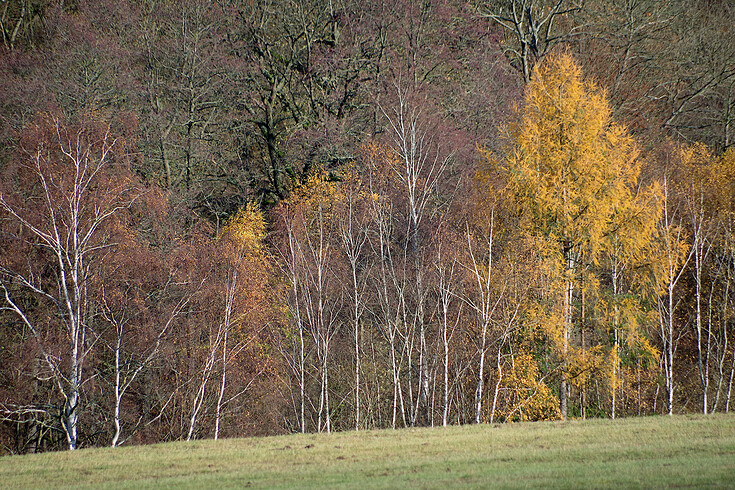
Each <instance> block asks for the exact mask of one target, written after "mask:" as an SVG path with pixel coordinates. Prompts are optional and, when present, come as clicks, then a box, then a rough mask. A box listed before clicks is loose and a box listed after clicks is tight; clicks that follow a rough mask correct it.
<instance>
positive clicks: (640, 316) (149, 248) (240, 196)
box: [0, 0, 735, 454]
mask: <svg viewBox="0 0 735 490" xmlns="http://www.w3.org/2000/svg"><path fill="white" fill-rule="evenodd" d="M733 18H735V7H734V6H733V5H732V3H731V2H727V1H717V0H711V1H707V0H697V1H689V0H686V1H685V0H672V1H667V2H660V1H657V0H626V1H611V0H584V1H573V0H553V1H551V0H497V1H494V0H488V1H481V0H478V1H466V0H463V1H459V0H430V1H425V2H414V1H411V0H390V1H382V0H375V1H369V2H365V1H361V2H356V1H352V0H303V1H290V0H269V1H266V0H250V1H234V0H215V1H210V0H185V1H168V0H129V1H126V0H120V1H115V2H108V1H86V0H76V1H68V0H67V1H63V0H4V1H2V2H0V32H1V33H2V45H0V444H1V445H2V446H1V447H2V448H1V449H0V453H6V454H8V453H26V452H37V451H45V450H55V449H64V448H69V449H75V448H77V447H90V446H103V445H113V446H116V445H120V444H125V443H127V444H141V443H152V442H159V441H170V440H179V439H194V438H218V437H235V436H244V435H253V434H274V433H284V432H292V431H302V432H313V431H334V430H362V429H367V428H383V427H392V428H398V427H405V426H427V425H440V424H442V425H447V424H464V423H481V422H510V421H518V420H549V419H560V418H566V417H619V416H633V415H643V414H652V413H677V412H693V411H700V412H704V413H711V412H723V411H728V410H729V408H730V406H731V401H732V400H731V398H732V394H733V380H734V377H735V338H733V337H735V150H733V139H734V138H735V32H733V29H735V27H733V23H732V19H733ZM733 403H735V402H733Z"/></svg>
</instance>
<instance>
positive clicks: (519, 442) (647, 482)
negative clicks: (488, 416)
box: [0, 415, 735, 488]
mask: <svg viewBox="0 0 735 490" xmlns="http://www.w3.org/2000/svg"><path fill="white" fill-rule="evenodd" d="M83 486H92V487H95V488H100V487H115V488H144V487H156V488H166V487H171V488H174V487H175V488H181V487H206V488H222V487H244V486H254V487H274V488H278V487H282V488H294V487H298V488H303V487H319V488H336V487H339V488H397V487H398V488H400V487H404V488H405V487H410V488H414V487H417V488H446V487H476V488H488V487H492V488H506V487H507V488H511V487H524V488H526V487H542V488H579V487H584V488H612V487H618V488H639V487H645V488H650V487H659V488H660V487H712V486H715V487H732V488H735V415H711V416H702V415H696V416H674V417H640V418H628V419H619V420H615V421H611V420H587V421H579V420H576V421H569V422H543V423H523V424H507V425H473V426H462V427H448V428H422V429H404V430H396V431H390V430H383V431H364V432H344V433H336V434H331V435H327V434H308V435H300V434H297V435H288V436H278V437H267V438H250V439H228V440H220V441H195V442H188V443H187V442H176V443H169V444H158V445H153V446H137V447H122V448H116V449H112V448H103V449H83V450H79V451H75V452H60V453H47V454H36V455H27V456H9V457H2V458H0V487H1V488H50V487H53V488H59V487H83Z"/></svg>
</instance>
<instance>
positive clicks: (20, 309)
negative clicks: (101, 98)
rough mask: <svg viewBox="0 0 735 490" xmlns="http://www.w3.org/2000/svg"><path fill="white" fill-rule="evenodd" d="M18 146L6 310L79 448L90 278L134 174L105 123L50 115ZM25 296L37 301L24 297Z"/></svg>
mask: <svg viewBox="0 0 735 490" xmlns="http://www.w3.org/2000/svg"><path fill="white" fill-rule="evenodd" d="M23 144H24V147H25V149H26V150H25V153H24V154H23V155H21V156H20V157H19V159H20V160H21V161H19V162H18V164H17V166H15V167H11V168H10V171H7V172H6V173H5V175H4V176H3V182H4V183H5V185H6V186H8V185H9V184H11V185H12V183H16V185H17V186H18V187H16V188H12V187H11V188H7V187H6V188H5V189H4V190H3V192H2V193H1V194H0V210H2V211H3V213H4V216H3V221H4V223H3V224H4V233H5V234H6V236H8V237H9V239H10V240H11V241H12V242H16V243H18V244H20V246H21V250H22V252H21V255H20V256H15V257H10V256H7V255H3V263H2V264H0V288H1V289H2V293H3V296H4V306H2V309H3V310H9V311H12V312H13V313H15V314H16V315H17V317H18V319H19V320H20V322H21V324H22V325H23V326H24V328H27V329H28V331H30V332H31V335H32V337H33V339H34V340H35V342H37V344H38V348H39V350H40V355H41V358H42V362H43V363H44V364H45V367H46V369H47V373H46V375H47V376H49V379H51V380H53V382H54V384H55V385H56V389H57V390H58V394H59V395H61V397H62V398H63V407H61V408H60V414H59V418H60V420H61V422H62V427H63V431H64V434H65V435H66V440H67V444H68V447H69V449H76V448H77V447H78V443H79V433H78V426H79V415H80V413H81V412H82V406H81V404H82V400H83V393H82V391H83V389H84V385H85V381H86V379H87V378H86V377H85V370H84V368H85V365H86V361H87V359H88V358H89V356H90V352H91V351H92V349H93V347H94V346H95V344H96V342H97V339H98V335H99V333H98V332H95V330H94V328H93V323H94V316H95V308H94V307H93V305H94V302H95V298H96V297H98V295H99V293H100V291H99V290H97V288H98V287H99V285H97V284H95V281H94V279H95V276H96V274H97V267H98V266H99V263H100V261H101V260H102V259H103V257H104V255H105V254H106V253H107V250H108V248H109V247H110V246H111V245H112V244H113V243H114V242H115V226H116V223H115V221H116V218H117V215H118V214H120V213H121V211H122V210H124V209H126V208H127V207H129V206H130V204H131V202H132V201H133V200H134V199H135V198H136V192H137V191H136V186H135V179H134V178H133V176H132V175H131V174H130V173H129V170H128V169H127V167H126V165H125V158H124V151H123V149H124V146H125V145H124V141H122V140H119V139H116V138H114V137H113V136H112V135H111V133H110V129H109V126H108V125H107V124H105V123H102V122H98V121H94V120H92V121H90V122H89V123H87V124H86V125H84V126H79V125H74V124H68V123H66V122H64V121H62V120H60V119H58V118H55V117H53V116H48V117H46V118H43V119H41V120H40V121H38V122H37V123H36V124H35V125H34V126H32V127H31V128H29V129H28V130H27V132H26V135H25V139H24V141H23ZM31 257H34V258H33V259H31ZM14 259H15V260H14ZM31 297H33V298H35V300H34V301H37V302H38V305H39V306H34V305H33V302H31V303H28V302H27V299H29V298H31ZM40 305H43V306H40Z"/></svg>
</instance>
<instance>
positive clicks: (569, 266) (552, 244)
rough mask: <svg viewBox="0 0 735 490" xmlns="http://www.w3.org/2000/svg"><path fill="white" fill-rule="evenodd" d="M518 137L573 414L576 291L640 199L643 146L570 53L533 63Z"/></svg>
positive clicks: (523, 200)
mask: <svg viewBox="0 0 735 490" xmlns="http://www.w3.org/2000/svg"><path fill="white" fill-rule="evenodd" d="M511 136H512V146H511V148H510V150H509V152H508V154H507V157H506V161H505V167H506V172H507V174H508V178H509V181H510V185H511V187H512V189H513V194H514V198H515V201H516V202H517V203H518V206H519V208H520V213H521V214H522V227H523V229H524V230H525V231H526V233H528V234H529V236H530V237H531V238H532V239H533V240H534V241H535V244H536V246H537V248H538V252H537V253H538V258H539V260H540V261H541V262H542V263H543V264H544V269H545V270H547V271H548V274H549V277H550V278H551V279H552V280H554V281H558V282H556V283H555V284H557V285H556V286H553V287H552V288H551V291H550V293H551V294H552V297H551V298H548V299H549V300H551V301H553V303H551V304H553V305H556V306H554V307H553V309H554V313H553V314H552V315H551V316H550V317H548V319H547V320H546V322H547V326H548V328H550V329H551V330H552V332H551V338H553V339H555V340H554V343H555V344H556V345H555V348H556V350H557V351H558V354H559V356H560V359H561V363H562V364H561V367H560V370H561V385H560V408H561V414H562V417H564V418H566V416H567V403H568V402H567V399H568V390H569V387H568V383H569V381H570V378H569V376H570V354H573V351H572V349H570V340H571V337H570V336H571V335H572V334H573V329H574V328H575V326H577V327H578V326H579V325H578V323H577V322H578V321H579V314H578V313H577V312H576V311H575V308H576V306H575V305H576V304H577V303H576V301H577V299H576V296H577V294H578V293H579V292H580V287H581V285H582V284H583V281H584V279H585V276H588V275H589V274H590V271H589V266H590V265H592V264H594V263H596V262H597V261H598V260H599V258H600V256H601V254H602V253H603V252H604V251H605V249H606V247H607V242H606V237H607V236H608V235H609V234H610V233H611V232H613V231H614V230H615V227H616V226H618V225H617V223H616V222H617V220H618V218H617V217H616V213H618V212H619V210H620V209H621V208H623V207H624V205H625V204H626V203H628V202H629V201H630V200H631V199H633V196H634V190H635V186H636V184H637V179H638V172H639V163H638V161H637V156H638V151H637V149H636V146H635V143H634V142H633V140H632V138H631V137H630V136H628V135H627V133H626V131H625V129H624V128H622V127H621V126H619V125H617V124H615V123H614V122H612V120H611V114H610V108H609V105H608V103H607V100H606V98H605V95H604V92H602V91H601V90H600V89H599V88H598V87H597V86H596V85H595V84H594V83H592V82H590V81H586V80H584V79H583V78H582V74H581V70H580V68H579V67H578V66H577V64H576V63H575V61H574V60H573V59H572V57H571V56H570V55H567V54H563V55H560V56H554V57H550V58H548V59H547V60H546V61H545V62H544V63H542V64H540V65H538V66H537V67H536V68H535V69H534V72H533V76H532V78H531V81H530V83H529V84H528V86H527V90H526V95H525V100H524V105H523V107H522V109H521V111H520V114H519V121H518V123H517V125H516V126H515V127H513V128H512V130H511Z"/></svg>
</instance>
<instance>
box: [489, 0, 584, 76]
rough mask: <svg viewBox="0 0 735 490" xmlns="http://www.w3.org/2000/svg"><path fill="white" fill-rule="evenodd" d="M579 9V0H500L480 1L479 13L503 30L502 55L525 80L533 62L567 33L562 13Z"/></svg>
mask: <svg viewBox="0 0 735 490" xmlns="http://www.w3.org/2000/svg"><path fill="white" fill-rule="evenodd" d="M581 9H582V2H579V1H575V0H501V1H489V2H484V5H482V6H481V7H480V14H481V15H483V16H485V17H488V18H490V19H492V20H493V21H494V22H496V23H497V24H499V25H500V26H502V27H503V29H505V30H506V31H507V32H506V38H505V42H504V43H503V44H504V45H503V51H504V53H505V56H506V58H508V60H509V61H510V63H511V65H512V66H513V67H514V68H515V69H516V70H518V71H519V72H520V73H521V75H522V76H523V80H524V81H525V82H526V83H528V82H530V81H531V76H532V73H533V67H534V66H535V65H536V63H538V62H539V61H541V60H542V59H543V58H544V56H546V54H548V53H549V52H550V51H551V50H552V48H553V47H554V46H555V45H556V44H559V43H560V42H563V41H565V40H566V39H567V38H569V37H570V35H571V32H572V29H569V28H567V30H568V32H565V30H564V24H563V22H564V20H565V17H568V16H569V14H572V13H574V12H576V11H579V10H581Z"/></svg>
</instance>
